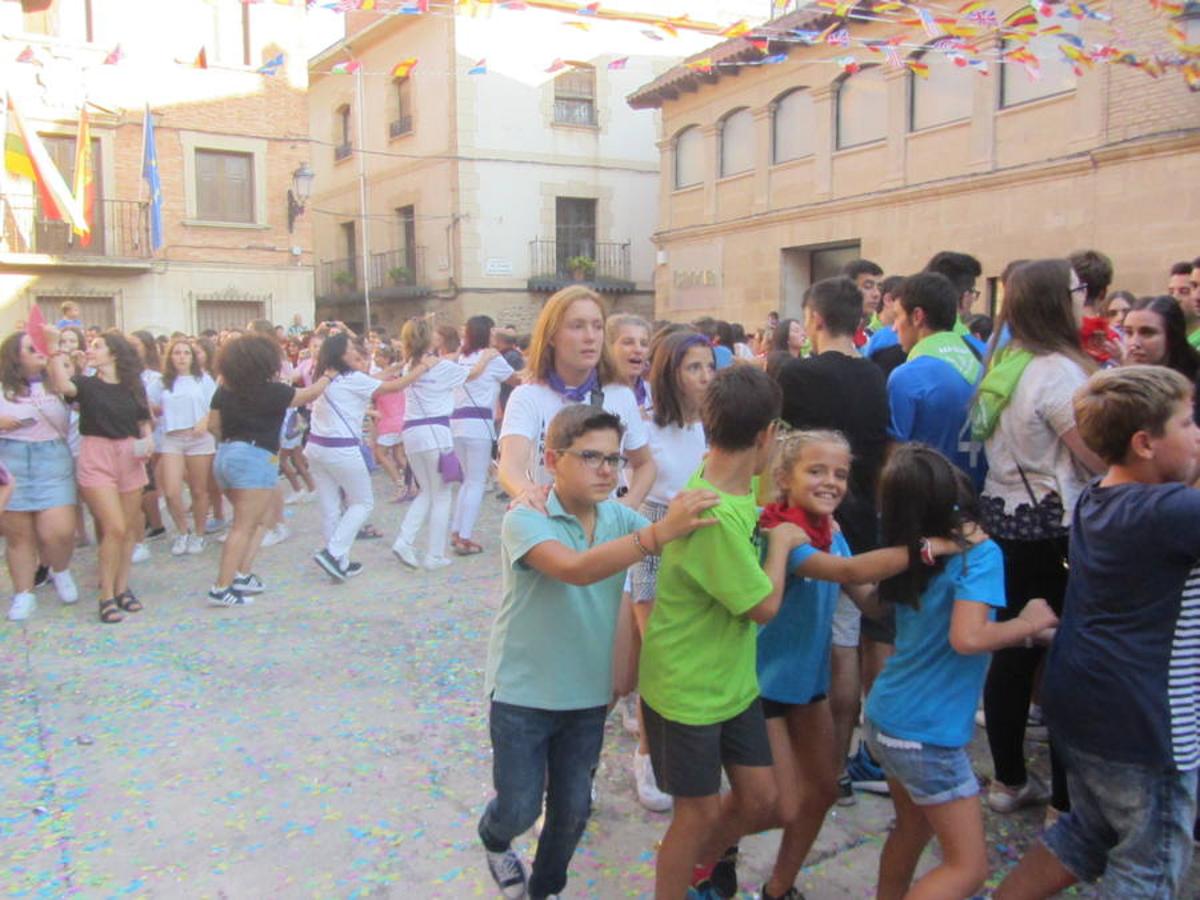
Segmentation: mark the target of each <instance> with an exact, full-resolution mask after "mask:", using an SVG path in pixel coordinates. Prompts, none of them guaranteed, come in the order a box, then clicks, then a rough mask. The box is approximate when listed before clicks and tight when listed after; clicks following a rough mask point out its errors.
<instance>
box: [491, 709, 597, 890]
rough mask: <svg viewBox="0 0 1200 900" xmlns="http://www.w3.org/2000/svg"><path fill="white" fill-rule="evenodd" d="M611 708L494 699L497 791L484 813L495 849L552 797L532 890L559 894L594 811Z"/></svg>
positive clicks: (509, 840) (507, 842)
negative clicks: (594, 791)
mask: <svg viewBox="0 0 1200 900" xmlns="http://www.w3.org/2000/svg"><path fill="white" fill-rule="evenodd" d="M607 712H608V711H607V709H605V707H603V706H597V707H594V708H592V709H567V710H551V709H533V708H531V707H528V706H513V705H511V704H508V703H500V702H499V701H496V700H493V701H492V708H491V716H490V720H491V721H490V727H491V734H492V782H493V784H494V786H495V788H496V796H495V797H494V798H493V799H492V801H491V802H490V803H488V805H487V809H485V810H484V811H483V818H481V819H480V820H479V837H480V839H481V840H482V841H483V846H484V847H486V848H487V849H488V850H490V851H491V852H493V853H502V852H504V851H505V850H507V849H508V848H509V845H510V844H511V843H512V841H513V838H515V837H517V836H518V835H520V834H523V833H524V832H526V831H528V830H529V829H530V827H532V825H533V823H534V822H535V821H537V817H538V813H539V812H541V809H542V795H543V793H544V794H545V797H546V822H545V825H544V826H543V827H542V835H541V837H540V838H539V839H538V845H537V855H536V856H535V857H534V860H533V873H532V874H531V875H530V878H529V895H530V896H531V897H545V896H548V895H550V894H558V893H561V892H562V889H563V888H564V887H566V884H567V866H569V865H570V863H571V857H572V856H573V855H574V854H575V847H576V846H577V845H578V844H579V839H580V838H581V837H582V836H583V830H584V828H585V827H587V820H588V816H589V815H591V812H592V773H593V772H595V770H596V766H597V765H598V764H599V762H600V746H601V744H602V743H603V742H604V719H605V716H606V713H607Z"/></svg>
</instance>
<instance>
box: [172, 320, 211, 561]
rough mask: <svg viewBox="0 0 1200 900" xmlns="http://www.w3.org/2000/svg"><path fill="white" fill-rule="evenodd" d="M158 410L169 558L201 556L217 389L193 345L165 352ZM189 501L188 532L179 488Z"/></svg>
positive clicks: (177, 343)
mask: <svg viewBox="0 0 1200 900" xmlns="http://www.w3.org/2000/svg"><path fill="white" fill-rule="evenodd" d="M160 388H161V389H160V391H159V392H158V405H159V408H160V409H161V413H160V419H161V421H162V428H163V442H162V455H161V456H160V461H159V474H160V475H161V476H162V491H163V495H164V496H165V497H166V499H167V511H168V512H169V513H170V514H171V520H172V521H173V522H174V523H175V531H176V536H175V540H174V542H173V543H172V544H171V553H172V555H174V556H182V555H183V554H185V553H192V554H196V553H200V552H202V551H203V550H204V523H205V522H206V521H207V518H208V481H209V478H210V477H211V474H212V462H213V456H214V455H215V454H216V452H217V442H216V440H215V439H214V438H213V436H212V435H211V434H210V433H209V431H208V405H209V402H210V401H211V400H212V395H213V392H214V391H215V390H216V389H217V384H216V382H215V381H213V379H212V377H211V376H210V375H209V374H208V373H207V372H205V371H204V370H203V369H202V368H200V360H199V359H197V358H196V352H195V350H194V349H193V348H192V344H191V342H190V341H189V340H188V339H186V338H179V339H176V340H174V341H172V342H171V344H170V346H169V347H168V348H167V358H166V360H164V362H163V371H162V381H161V382H160ZM185 478H186V480H187V486H188V492H189V493H190V494H191V496H192V510H191V512H192V523H193V527H190V528H189V527H188V521H187V510H185V509H184V506H183V482H184V479H185Z"/></svg>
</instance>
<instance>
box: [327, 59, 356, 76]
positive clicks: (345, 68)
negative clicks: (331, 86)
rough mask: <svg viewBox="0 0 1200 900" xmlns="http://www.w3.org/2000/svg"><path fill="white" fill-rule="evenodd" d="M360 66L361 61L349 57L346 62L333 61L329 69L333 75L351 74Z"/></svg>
mask: <svg viewBox="0 0 1200 900" xmlns="http://www.w3.org/2000/svg"><path fill="white" fill-rule="evenodd" d="M361 68H362V63H360V62H359V61H358V60H357V59H351V60H347V61H346V62H340V63H335V64H334V65H333V66H332V67H331V68H330V69H329V71H330V72H331V73H333V74H334V75H353V74H354V73H355V72H357V71H358V70H359V69H361Z"/></svg>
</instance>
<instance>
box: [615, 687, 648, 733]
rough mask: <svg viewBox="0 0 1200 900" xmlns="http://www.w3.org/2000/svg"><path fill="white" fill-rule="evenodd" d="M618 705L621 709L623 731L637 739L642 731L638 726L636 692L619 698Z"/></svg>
mask: <svg viewBox="0 0 1200 900" xmlns="http://www.w3.org/2000/svg"><path fill="white" fill-rule="evenodd" d="M619 705H620V707H621V726H622V727H623V728H624V729H625V731H626V733H628V734H632V735H633V736H634V737H637V736H638V735H639V734H641V731H642V729H641V726H640V725H638V716H637V707H638V695H637V692H636V691H634V692H633V693H632V694H626V695H625V696H624V697H622V698H621V703H620V704H619Z"/></svg>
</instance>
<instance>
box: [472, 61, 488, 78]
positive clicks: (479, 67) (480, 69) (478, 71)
mask: <svg viewBox="0 0 1200 900" xmlns="http://www.w3.org/2000/svg"><path fill="white" fill-rule="evenodd" d="M467 74H468V75H486V74H487V60H486V59H481V60H480V61H479V62H477V63H475V65H473V66H471V68H469V69H467Z"/></svg>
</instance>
